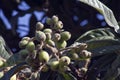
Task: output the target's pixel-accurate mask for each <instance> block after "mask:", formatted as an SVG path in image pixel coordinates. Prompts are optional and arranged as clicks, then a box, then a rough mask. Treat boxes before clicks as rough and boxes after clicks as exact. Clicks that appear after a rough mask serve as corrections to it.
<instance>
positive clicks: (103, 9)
mask: <svg viewBox="0 0 120 80" xmlns="http://www.w3.org/2000/svg"><path fill="white" fill-rule="evenodd" d="M78 1H80V2H83V3H85V4H87V5H89V6H91V7H93V8H95V9H96V10H97V11H99V12H100V13H101V14H102V15H103V16H104V18H105V21H106V22H107V24H108V25H109V26H111V27H113V28H114V29H115V31H116V32H117V33H120V27H119V25H118V23H117V21H116V19H115V17H114V14H113V12H112V10H111V9H109V8H108V7H107V6H105V5H104V4H103V3H101V2H100V1H99V0H78Z"/></svg>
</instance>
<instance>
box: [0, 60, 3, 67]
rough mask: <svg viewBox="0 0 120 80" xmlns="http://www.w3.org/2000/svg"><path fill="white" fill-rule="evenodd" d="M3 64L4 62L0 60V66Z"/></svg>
mask: <svg viewBox="0 0 120 80" xmlns="http://www.w3.org/2000/svg"><path fill="white" fill-rule="evenodd" d="M3 66H4V62H3V61H2V60H0V68H1V67H3Z"/></svg>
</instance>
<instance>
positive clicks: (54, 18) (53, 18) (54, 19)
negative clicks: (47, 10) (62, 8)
mask: <svg viewBox="0 0 120 80" xmlns="http://www.w3.org/2000/svg"><path fill="white" fill-rule="evenodd" d="M58 20H59V18H58V17H57V16H55V15H54V16H53V17H52V21H53V23H54V24H55V23H57V22H58Z"/></svg>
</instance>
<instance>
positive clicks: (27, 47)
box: [26, 41, 35, 52]
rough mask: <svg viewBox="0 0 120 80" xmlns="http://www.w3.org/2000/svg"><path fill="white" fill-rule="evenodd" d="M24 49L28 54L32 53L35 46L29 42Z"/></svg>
mask: <svg viewBox="0 0 120 80" xmlns="http://www.w3.org/2000/svg"><path fill="white" fill-rule="evenodd" d="M26 49H27V50H28V51H30V52H32V51H34V50H35V44H34V42H33V41H30V42H29V43H28V44H27V46H26Z"/></svg>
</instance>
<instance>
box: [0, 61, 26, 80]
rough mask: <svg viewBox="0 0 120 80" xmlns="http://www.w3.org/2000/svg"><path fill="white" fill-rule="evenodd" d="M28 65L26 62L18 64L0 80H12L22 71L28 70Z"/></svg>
mask: <svg viewBox="0 0 120 80" xmlns="http://www.w3.org/2000/svg"><path fill="white" fill-rule="evenodd" d="M26 67H27V65H26V63H25V62H23V63H21V64H18V65H16V66H14V67H13V68H11V69H10V70H9V71H8V72H6V73H5V74H4V76H3V77H2V78H1V79H0V80H10V78H11V77H12V76H13V75H14V74H15V73H17V72H18V71H20V70H21V69H24V68H26Z"/></svg>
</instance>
